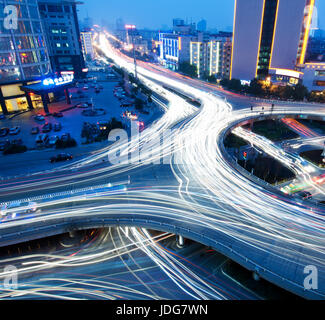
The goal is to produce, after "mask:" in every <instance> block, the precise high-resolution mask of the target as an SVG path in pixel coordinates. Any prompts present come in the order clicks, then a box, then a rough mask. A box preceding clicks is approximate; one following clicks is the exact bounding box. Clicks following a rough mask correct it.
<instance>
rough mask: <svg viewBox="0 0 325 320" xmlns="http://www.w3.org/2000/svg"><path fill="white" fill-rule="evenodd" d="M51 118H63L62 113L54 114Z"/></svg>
mask: <svg viewBox="0 0 325 320" xmlns="http://www.w3.org/2000/svg"><path fill="white" fill-rule="evenodd" d="M53 117H55V118H63V113H62V112H54V113H53Z"/></svg>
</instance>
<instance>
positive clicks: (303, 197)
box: [296, 191, 313, 200]
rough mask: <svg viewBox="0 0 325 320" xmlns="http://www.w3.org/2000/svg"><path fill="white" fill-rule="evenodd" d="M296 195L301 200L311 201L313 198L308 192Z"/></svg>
mask: <svg viewBox="0 0 325 320" xmlns="http://www.w3.org/2000/svg"><path fill="white" fill-rule="evenodd" d="M296 195H297V196H298V197H299V198H301V199H303V200H311V199H312V198H313V196H312V194H311V193H310V192H308V191H300V192H298V193H297V194H296Z"/></svg>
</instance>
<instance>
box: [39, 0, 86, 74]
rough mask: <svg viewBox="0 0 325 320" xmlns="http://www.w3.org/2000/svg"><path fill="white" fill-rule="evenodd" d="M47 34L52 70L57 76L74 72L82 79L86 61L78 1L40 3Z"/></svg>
mask: <svg viewBox="0 0 325 320" xmlns="http://www.w3.org/2000/svg"><path fill="white" fill-rule="evenodd" d="M38 5H39V10H40V14H41V18H42V22H43V27H44V30H45V32H46V35H47V41H48V47H49V56H50V60H51V64H52V69H53V71H55V72H56V73H57V74H61V73H62V72H63V73H66V72H71V73H72V72H73V73H74V75H75V77H76V78H82V77H83V76H84V73H83V72H82V69H84V68H85V61H84V58H83V54H82V45H81V39H80V30H79V23H78V17H77V8H76V6H77V2H76V1H75V0H38Z"/></svg>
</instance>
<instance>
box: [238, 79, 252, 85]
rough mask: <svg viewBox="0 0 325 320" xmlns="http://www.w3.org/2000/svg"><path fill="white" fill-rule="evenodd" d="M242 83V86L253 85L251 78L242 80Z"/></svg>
mask: <svg viewBox="0 0 325 320" xmlns="http://www.w3.org/2000/svg"><path fill="white" fill-rule="evenodd" d="M240 83H241V85H242V86H250V85H251V81H250V80H240Z"/></svg>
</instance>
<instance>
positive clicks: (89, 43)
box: [80, 31, 95, 61]
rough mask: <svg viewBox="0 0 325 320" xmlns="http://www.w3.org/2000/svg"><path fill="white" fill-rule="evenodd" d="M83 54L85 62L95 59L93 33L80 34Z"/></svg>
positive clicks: (83, 32) (84, 32)
mask: <svg viewBox="0 0 325 320" xmlns="http://www.w3.org/2000/svg"><path fill="white" fill-rule="evenodd" d="M80 37H81V45H82V53H83V55H84V60H85V61H87V60H88V59H89V60H93V59H94V58H95V50H94V47H93V34H92V32H91V31H82V32H80Z"/></svg>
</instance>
